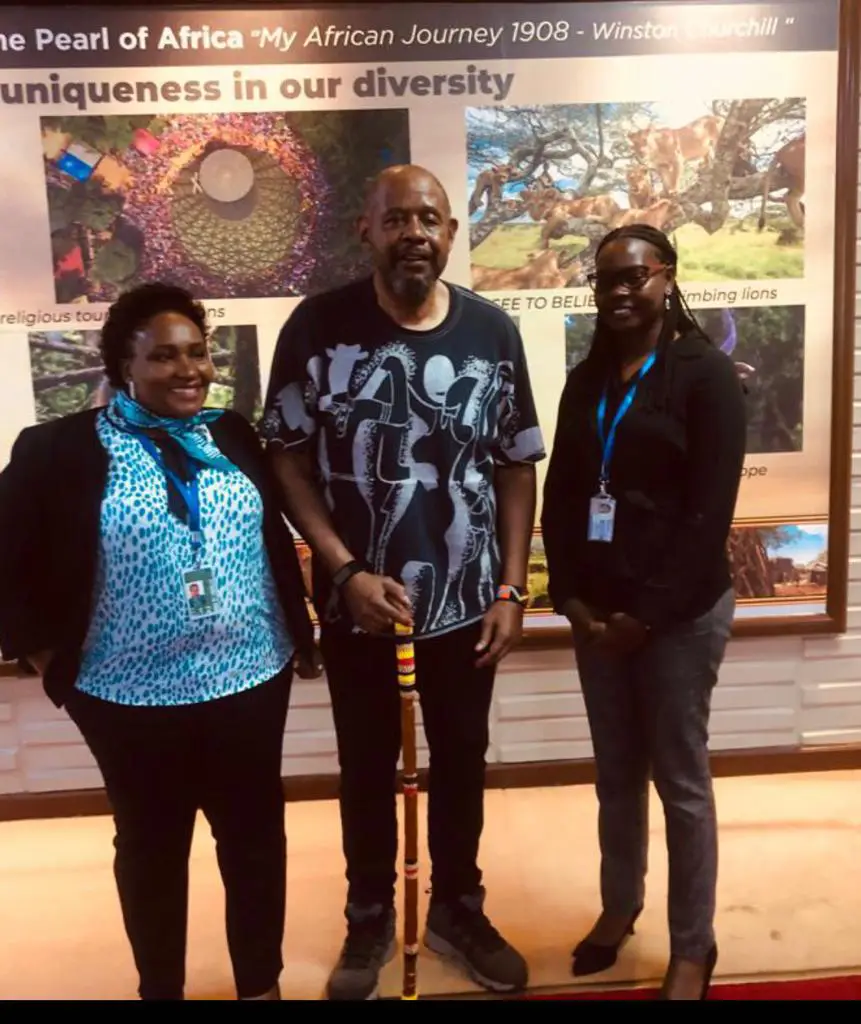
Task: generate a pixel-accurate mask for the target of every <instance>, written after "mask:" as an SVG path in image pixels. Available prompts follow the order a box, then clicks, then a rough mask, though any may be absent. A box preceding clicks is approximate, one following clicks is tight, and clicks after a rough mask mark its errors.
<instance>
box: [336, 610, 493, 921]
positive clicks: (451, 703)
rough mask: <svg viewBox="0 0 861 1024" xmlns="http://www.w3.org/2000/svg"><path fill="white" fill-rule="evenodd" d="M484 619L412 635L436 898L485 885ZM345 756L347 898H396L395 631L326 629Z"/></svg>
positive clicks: (487, 677)
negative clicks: (388, 635)
mask: <svg viewBox="0 0 861 1024" xmlns="http://www.w3.org/2000/svg"><path fill="white" fill-rule="evenodd" d="M480 631H481V627H480V625H476V626H469V627H467V628H464V629H459V630H456V631H454V632H452V633H447V634H445V635H443V636H440V637H435V638H432V639H427V640H418V641H417V642H416V645H415V647H416V685H417V688H418V692H419V697H420V700H421V713H422V720H423V723H424V730H425V736H426V737H427V741H428V748H429V751H430V771H429V780H428V844H429V848H430V856H431V863H432V874H431V886H432V889H433V895H432V898H433V899H434V900H441V901H445V900H452V899H456V898H457V897H459V896H461V895H464V894H466V893H472V892H474V891H475V890H476V889H477V888H478V887H479V886H480V884H481V872H480V870H479V868H478V864H477V859H478V847H479V840H480V838H481V832H482V828H483V825H484V773H485V760H484V759H485V754H486V753H487V745H488V738H489V737H488V715H489V713H490V701H491V696H492V693H493V682H494V676H495V671H494V669H493V668H485V669H476V667H475V662H476V659H477V657H478V655H477V654H476V653H475V650H474V648H475V645H476V643H477V642H478V639H479V636H480ZM321 652H322V655H323V659H324V661H325V665H326V675H327V678H328V681H329V692H330V693H331V698H332V711H333V713H334V718H335V729H336V732H337V736H338V756H339V760H340V765H341V795H340V801H341V827H342V831H343V843H344V856H345V857H346V861H347V882H348V895H347V902H348V903H349V904H351V905H353V906H370V905H373V904H377V903H382V904H383V906H384V907H389V906H391V905H392V903H393V901H394V887H395V879H396V867H395V860H396V858H397V851H398V826H397V808H396V802H395V800H396V791H397V764H398V756H399V753H400V749H401V725H400V696H399V693H398V681H397V662H396V660H395V646H394V643H393V642H392V641H391V640H389V639H380V638H374V637H368V636H359V635H350V634H346V635H345V633H344V632H341V631H338V632H335V631H329V630H326V629H324V630H323V633H322V637H321Z"/></svg>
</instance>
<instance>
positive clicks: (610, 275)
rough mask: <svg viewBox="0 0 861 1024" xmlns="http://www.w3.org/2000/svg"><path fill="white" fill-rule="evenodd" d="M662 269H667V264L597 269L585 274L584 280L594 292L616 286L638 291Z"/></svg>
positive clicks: (608, 289) (612, 288) (609, 289)
mask: <svg viewBox="0 0 861 1024" xmlns="http://www.w3.org/2000/svg"><path fill="white" fill-rule="evenodd" d="M662 270H669V264H668V263H660V264H659V265H658V266H656V267H625V268H624V269H623V270H597V271H593V272H592V273H591V274H587V275H586V280H587V281H588V282H589V284H590V286H591V287H592V289H593V290H594V291H596V292H611V291H615V289H616V288H624V289H625V291H628V292H638V291H640V289H642V288H645V287H646V285H647V284H648V283H649V281H651V280H652V278H653V277H656V276H657V275H658V274H660V273H661V271H662Z"/></svg>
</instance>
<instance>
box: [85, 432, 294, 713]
mask: <svg viewBox="0 0 861 1024" xmlns="http://www.w3.org/2000/svg"><path fill="white" fill-rule="evenodd" d="M199 429H201V430H206V427H201V428H199ZM97 431H98V435H99V439H100V441H101V443H102V445H103V446H104V448H105V449H106V451H107V452H108V455H109V456H110V468H109V471H108V481H107V486H106V489H105V494H104V498H103V501H102V514H101V537H100V543H99V566H98V575H97V581H96V590H95V594H94V606H93V617H92V621H91V624H90V630H89V635H88V637H87V640H86V643H85V645H84V652H83V661H82V665H81V671H80V673H79V677H78V681H77V686H78V689H80V690H82V691H83V692H84V693H87V694H90V695H91V696H94V697H100V698H102V699H103V700H108V701H112V702H114V703H117V704H132V705H140V706H143V705H146V706H160V705H161V706H164V705H176V704H194V703H198V702H202V701H208V700H214V699H216V698H218V697H226V696H228V695H230V694H234V693H238V692H240V691H242V690H246V689H250V688H251V687H252V686H256V685H258V684H259V683H262V682H265V681H266V680H268V679H271V678H272V677H273V676H275V675H277V674H278V673H279V672H280V671H281V670H282V669H283V668H284V667H285V666H286V664H287V662H288V661H289V660H290V658H291V657H292V655H293V643H292V640H291V638H290V635H289V632H288V630H287V627H286V624H285V621H284V616H283V613H282V610H281V605H280V603H279V601H278V596H277V591H276V589H275V583H274V580H273V578H272V573H271V568H270V564H269V557H268V553H267V551H266V548H265V546H264V541H263V530H262V525H263V503H262V500H261V497H260V493H259V491H258V490H257V488H256V487H255V486H254V484H253V483H252V482H251V481H250V480H249V479H248V478H247V477H246V476H245V474H244V473H241V472H239V471H236V472H233V473H224V472H221V471H220V470H215V469H211V468H209V467H206V468H204V469H202V470H201V471H200V473H199V475H198V480H199V484H200V511H201V529H202V532H203V535H204V553H203V564H204V565H206V566H207V567H209V568H211V569H212V570H213V574H214V578H215V589H216V593H217V595H218V597H219V599H220V601H221V608H220V610H219V614H218V615H217V616H216V617H214V618H202V619H198V620H193V619H192V618H191V617H190V616H189V614H188V603H187V599H186V596H185V592H184V589H183V579H182V574H183V572H185V571H186V570H189V569H192V568H194V564H193V558H192V544H191V531H190V530H189V528H188V526H187V525H186V524H184V523H182V522H181V521H180V520H179V519H177V518H176V516H174V515H172V514H171V513H170V511H169V510H168V504H167V488H166V485H165V478H164V474H163V472H162V470H161V469H160V467H159V466H158V465H157V464H156V462H155V460H154V459H153V458H152V456H150V455H149V454H148V453H147V452H146V451H145V449H144V447H143V446H142V445H141V443H140V441H139V440H137V439H136V438H135V437H133V436H131V435H129V434H126V433H124V432H122V431H119V430H117V429H116V428H115V427H113V426H112V425H111V424H110V423H109V422H107V420H106V419H105V416H104V414H101V415H100V416H99V417H98V419H97Z"/></svg>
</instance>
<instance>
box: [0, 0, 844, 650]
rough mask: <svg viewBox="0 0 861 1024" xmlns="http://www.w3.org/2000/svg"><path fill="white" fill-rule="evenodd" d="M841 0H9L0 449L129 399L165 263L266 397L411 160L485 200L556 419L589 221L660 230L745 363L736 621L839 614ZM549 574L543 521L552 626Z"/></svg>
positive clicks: (603, 226) (509, 294) (535, 594)
mask: <svg viewBox="0 0 861 1024" xmlns="http://www.w3.org/2000/svg"><path fill="white" fill-rule="evenodd" d="M840 7H841V5H840V2H839V0H782V2H775V3H745V2H740V3H736V2H731V3H722V4H720V3H716V4H700V3H685V2H674V3H664V4H652V3H647V2H646V3H622V2H619V3H614V2H604V3H576V4H575V3H556V4H544V3H523V4H506V3H495V4H490V3H470V4H440V3H434V4H429V3H427V4H426V3H414V4H409V3H400V4H390V5H389V4H367V5H361V4H356V5H353V6H347V5H337V6H332V5H328V6H326V7H325V8H323V7H322V6H321V8H320V9H319V10H311V9H309V8H308V7H307V6H305V7H303V8H302V9H291V8H290V7H289V5H288V6H285V7H283V8H281V7H276V6H275V5H273V4H266V5H265V6H259V7H258V6H253V5H244V6H243V7H242V8H241V9H237V10H224V9H220V8H219V9H213V10H207V9H205V8H204V7H203V6H201V5H196V4H195V5H193V7H192V8H191V9H182V10H180V9H178V8H177V9H171V8H169V7H165V8H164V9H156V8H152V7H144V8H140V9H130V8H119V7H118V8H116V9H110V8H107V7H106V8H95V7H93V8H86V7H85V8H78V7H74V8H73V7H67V8H56V9H54V8H41V7H20V8H15V9H10V8H4V9H2V10H0V139H2V146H3V158H2V168H3V171H2V182H3V188H2V191H0V232H1V233H2V245H0V465H2V464H3V463H4V462H5V461H6V459H7V458H8V452H9V449H10V446H11V444H12V442H13V440H14V438H15V436H16V435H17V433H18V431H20V430H21V429H22V428H23V427H25V426H27V425H28V424H31V423H35V422H42V421H45V420H49V419H52V418H55V417H60V416H64V415H66V414H68V413H71V412H74V411H77V410H79V409H83V408H85V407H88V406H93V405H99V404H102V403H104V402H105V400H106V398H107V396H108V394H109V391H108V388H107V384H106V382H105V380H104V379H103V377H102V372H101V368H100V362H99V355H98V331H99V326H100V323H101V321H102V319H103V318H104V315H105V313H106V310H107V308H108V305H109V304H110V303H111V302H112V301H113V300H114V299H115V298H116V297H117V296H118V295H119V294H120V292H121V291H122V290H124V289H126V288H128V287H129V286H131V285H134V284H136V283H138V282H141V281H145V280H152V279H161V280H165V281H172V282H176V283H179V284H181V285H184V286H187V287H188V288H190V289H192V290H193V291H194V292H195V294H196V295H197V296H198V297H199V298H200V299H202V300H203V301H204V302H205V305H206V306H207V309H208V311H209V316H210V319H211V326H212V328H213V342H212V344H213V350H214V359H215V363H216V366H217V368H218V378H217V383H216V385H215V386H214V389H213V392H212V396H211V401H212V402H214V403H216V404H219V405H227V406H232V407H234V408H236V409H238V410H240V411H241V412H242V413H244V414H245V415H246V416H248V417H249V418H250V419H252V420H254V419H256V418H257V417H259V415H260V412H261V394H262V392H263V390H264V389H265V386H266V381H267V376H268V370H269V363H270V360H271V358H272V354H273V349H274V345H275V340H276V337H277V334H278V331H279V329H280V327H281V325H282V324H283V322H284V320H285V318H286V317H287V316H288V314H289V313H290V312H291V310H292V309H293V308H294V307H295V305H296V304H297V303H298V302H299V300H300V299H301V298H302V297H303V296H306V295H310V294H313V293H315V292H319V291H320V290H322V289H325V288H329V287H332V286H335V285H339V284H341V283H343V282H346V281H348V280H350V279H352V278H354V277H356V276H357V275H359V274H362V273H365V271H366V269H367V267H366V263H365V256H364V253H363V250H362V248H361V246H360V244H359V241H358V239H357V237H356V233H355V230H354V221H355V217H356V214H357V212H358V211H359V208H360V204H361V199H362V190H363V184H364V182H365V180H366V179H367V178H369V177H370V176H372V175H374V174H375V173H376V172H377V171H379V170H380V169H381V168H382V167H384V166H386V165H389V164H393V163H403V162H413V163H418V164H422V165H424V166H426V167H428V168H430V169H431V170H432V171H434V172H435V173H436V174H437V175H438V176H439V178H440V179H441V181H442V182H443V184H444V185H445V187H446V189H447V190H448V193H449V195H450V197H451V201H452V205H453V209H454V213H455V216H456V217H458V219H459V221H460V224H461V228H460V232H459V236H458V239H457V242H456V246H455V249H454V252H453V255H452V259H451V262H450V264H449V268H448V271H447V276H448V278H449V279H450V280H451V281H454V282H457V283H459V284H462V285H468V286H470V287H472V288H474V289H475V290H477V291H478V292H480V293H482V294H483V295H485V296H486V297H487V298H488V299H490V300H491V301H493V302H495V303H497V304H498V305H499V306H501V307H502V308H503V309H505V310H506V311H507V312H508V313H509V314H510V315H511V316H512V317H514V318H515V319H516V321H517V323H518V324H519V327H520V330H521V332H522V334H523V337H524V339H525V344H526V349H527V354H528V357H529V362H530V370H531V374H532V379H533V382H534V386H535V390H536V397H537V399H538V404H539V407H540V411H541V416H542V424H543V428H544V431H545V435H546V437H547V439H548V442H549V441H550V440H551V439H552V437H553V433H554V429H555V418H556V409H557V404H558V401H559V396H560V393H561V389H562V385H563V382H564V379H565V375H566V373H567V371H568V370H569V369H570V368H571V367H572V366H573V365H574V364H575V363H576V362H577V361H578V360H580V359H581V358H583V356H584V354H585V352H586V350H587V347H588V345H589V341H590V338H591V333H592V330H593V328H594V317H595V313H594V304H593V298H592V293H591V290H590V288H589V286H588V283H587V274H588V273H589V271H590V270H591V267H592V256H593V253H594V250H595V246H596V244H597V242H598V241H599V240H600V238H601V237H602V236H603V235H604V234H605V233H606V232H607V231H608V230H610V229H612V228H614V227H616V226H618V225H621V224H630V223H636V222H642V223H647V224H652V225H654V226H655V227H659V228H663V229H664V230H665V231H667V232H668V234H669V235H670V236H671V238H672V239H673V241H674V242H675V244H676V246H677V248H678V251H679V256H680V284H681V286H682V289H683V292H684V294H685V296H686V299H687V302H688V304H689V306H690V307H691V308H692V309H693V310H694V311H695V313H696V315H697V317H698V318H699V320H700V322H701V324H702V326H703V327H704V328H705V329H706V330H707V331H708V332H709V333H710V335H711V337H712V338H713V340H714V342H715V344H716V345H719V346H720V347H721V348H722V349H723V350H724V351H725V352H727V353H728V354H730V355H731V357H732V359H733V360H734V361H735V363H736V366H737V367H738V372H739V373H740V374H741V375H742V376H743V377H744V378H745V380H746V382H747V386H748V390H749V399H748V400H749V412H750V420H749V422H750V425H749V430H748V456H747V461H746V465H745V471H744V472H745V476H744V481H743V485H742V489H741V496H740V499H739V503H738V509H737V522H736V524H735V528H734V530H733V533H732V538H731V541H730V548H731V554H732V561H733V566H734V574H735V581H736V588H737V593H738V597H739V609H738V617H739V623H740V627H741V631H742V632H746V633H747V632H775V631H777V630H778V629H780V630H785V629H792V630H798V631H801V630H804V631H810V630H811V629H817V628H826V627H829V628H834V627H835V626H836V627H837V628H840V622H841V617H842V615H843V614H844V612H843V607H844V604H845V596H844V594H843V590H844V589H845V561H846V539H845V536H844V534H845V531H846V519H847V516H846V515H843V514H842V513H840V514H839V515H838V514H836V513H835V508H836V507H837V508H838V511H839V506H840V504H841V502H842V501H843V500H844V498H845V495H846V489H845V479H846V466H845V465H844V462H845V461H846V460H845V458H844V455H843V454H842V453H845V451H846V447H845V445H843V446H842V447H839V453H838V455H835V442H834V438H835V437H836V436H838V435H839V434H840V430H841V427H840V425H839V424H838V425H837V426H836V427H835V417H837V416H838V415H839V416H843V415H845V413H846V409H845V408H841V406H840V404H839V403H837V402H836V400H835V390H834V376H835V360H836V359H837V358H838V356H839V353H840V352H841V351H842V348H841V346H842V345H843V343H844V342H843V340H841V338H840V331H839V330H835V323H838V324H839V322H840V321H841V315H842V314H841V310H840V309H839V308H838V306H839V304H840V303H841V302H842V301H843V300H842V298H841V295H842V293H841V291H840V289H839V288H838V290H837V292H836V293H835V287H836V281H837V278H838V277H839V273H838V271H839V266H838V264H839V252H840V238H841V237H842V235H840V234H839V231H840V229H839V226H838V225H837V218H836V217H835V205H836V202H837V200H838V187H839V184H838V183H839V181H840V173H841V172H840V167H839V162H840V161H839V156H840V153H841V152H842V151H843V150H846V149H848V151H850V152H851V153H852V154H853V155H852V157H851V159H852V160H854V159H855V155H854V154H855V153H856V152H857V148H856V141H855V137H854V135H853V134H852V133H853V131H854V126H852V125H850V126H849V130H848V131H847V129H846V126H845V125H843V124H842V123H841V121H840V114H839V110H838V95H839V93H840V67H841V65H840V54H841V45H840V35H841V33H840V18H841V9H840ZM841 147H842V148H843V149H841ZM850 202H853V201H852V200H850ZM852 208H853V209H854V205H853V207H852ZM847 217H848V214H847ZM835 253H837V254H838V258H836V256H835ZM835 294H837V300H835ZM847 344H848V345H849V346H850V347H851V341H849V342H848V343H847ZM849 372H850V373H851V371H849ZM837 377H838V379H839V377H840V374H839V372H838V373H837ZM455 383H456V382H455ZM453 386H454V385H453ZM841 401H842V400H841ZM849 429H850V428H849V427H848V426H847V427H846V432H847V433H848V430H849ZM847 443H848V442H847ZM542 473H543V469H542ZM540 483H543V477H542V478H541V479H540ZM835 488H836V490H835ZM835 495H837V498H835ZM841 495H843V498H840V496H841ZM838 499H839V500H838ZM835 501H836V502H837V505H836V506H835ZM57 514H58V515H62V510H61V509H58V510H57ZM837 563H841V564H837ZM546 582H547V579H546V568H545V561H544V555H543V547H542V541H541V536H540V534H539V532H538V531H537V530H536V533H535V540H534V552H533V560H532V574H531V588H532V606H531V609H530V618H529V625H530V632H533V633H535V634H536V635H537V636H539V637H544V638H549V637H550V636H551V635H552V634H553V631H554V630H557V629H558V627H559V625H560V623H559V620H558V619H557V618H555V617H554V616H553V615H552V613H551V612H550V609H549V601H548V598H547V590H546ZM548 631H549V632H548Z"/></svg>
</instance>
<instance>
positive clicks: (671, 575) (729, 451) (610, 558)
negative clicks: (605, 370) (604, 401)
mask: <svg viewBox="0 0 861 1024" xmlns="http://www.w3.org/2000/svg"><path fill="white" fill-rule="evenodd" d="M604 384H605V380H604V379H601V380H598V379H597V376H596V374H595V371H594V368H593V367H590V366H589V365H587V363H586V362H582V363H580V364H578V365H577V366H575V367H574V369H573V370H572V371H571V373H570V374H569V376H568V380H567V383H566V385H565V389H564V391H563V394H562V400H561V402H560V405H559V416H558V421H557V426H556V438H555V440H554V443H553V451H552V455H551V459H550V465H549V466H548V470H547V478H546V481H545V488H544V504H543V510H542V533H543V536H544V547H545V554H546V557H547V568H548V574H549V591H550V599H551V601H552V603H553V606H554V608H555V609H556V610H557V611H561V609H562V607H563V605H564V604H565V602H566V601H567V600H569V599H570V598H579V599H580V600H581V601H583V602H584V603H585V604H586V605H587V606H590V607H592V608H593V609H595V610H596V611H598V612H599V613H603V614H612V613H614V612H626V613H628V614H629V615H632V616H634V617H635V618H637V619H639V620H640V621H641V622H643V623H644V624H646V625H648V626H650V627H651V628H653V629H662V628H666V627H668V626H671V625H672V624H674V623H679V622H684V621H689V620H691V619H694V618H697V617H699V616H700V615H703V614H705V613H706V612H707V611H708V610H709V609H710V608H711V607H712V606H713V605H714V604H715V602H716V601H717V600H718V599H719V598H720V597H721V595H722V594H723V593H724V592H725V591H726V590H728V589H729V588H730V586H731V585H732V578H731V574H730V566H729V560H728V556H727V540H728V537H729V531H730V527H731V525H732V519H733V514H734V510H735V504H736V499H737V496H738V489H739V483H740V480H741V473H742V468H743V465H744V456H745V443H746V418H747V417H746V410H745V398H744V390H743V388H742V384H741V381H740V380H739V377H738V373H737V372H736V368H735V366H734V364H733V362H732V360H731V359H730V358H729V357H728V356H726V355H725V354H724V353H723V352H721V351H720V350H719V349H717V348H714V347H713V346H712V345H710V344H709V343H708V341H706V340H705V339H704V338H702V337H700V336H699V335H697V334H693V333H692V334H689V335H686V336H685V337H682V338H679V339H678V340H677V341H676V342H674V343H673V344H672V345H670V346H669V348H668V350H667V353H666V355H665V357H664V358H663V359H661V360H660V361H659V363H658V364H656V366H655V367H654V369H653V370H652V371H651V372H650V373H649V374H647V375H646V377H645V378H643V380H642V382H641V383H640V385H639V387H638V389H637V393H636V398H635V400H634V403H633V404H632V405H631V407H630V409H629V411H628V413H627V415H626V416H625V417H624V418H623V419H622V421H621V423H620V425H619V427H618V430H617V433H616V443H615V449H614V452H613V455H612V461H611V464H610V468H609V476H610V482H609V486H608V488H607V489H608V491H609V493H610V494H611V495H612V497H613V498H615V500H616V503H617V504H616V520H615V532H614V538H613V541H612V543H610V544H605V543H598V542H590V541H588V540H587V523H588V516H589V503H590V499H591V498H592V497H593V496H594V495H595V494H596V493H597V491H598V477H599V472H600V466H601V445H600V441H599V435H598V427H597V407H598V402H599V400H600V396H601V392H602V391H603V387H604ZM627 387H628V385H622V383H621V380H618V381H616V384H615V386H614V387H611V390H610V394H609V396H608V408H607V420H608V422H609V421H610V420H611V418H612V416H613V415H614V413H615V411H616V409H617V408H618V406H619V402H620V401H621V399H622V397H623V396H624V394H625V392H626V390H627Z"/></svg>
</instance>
